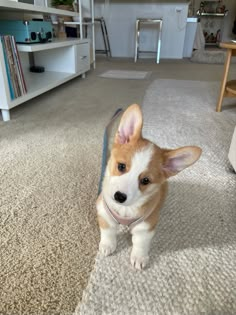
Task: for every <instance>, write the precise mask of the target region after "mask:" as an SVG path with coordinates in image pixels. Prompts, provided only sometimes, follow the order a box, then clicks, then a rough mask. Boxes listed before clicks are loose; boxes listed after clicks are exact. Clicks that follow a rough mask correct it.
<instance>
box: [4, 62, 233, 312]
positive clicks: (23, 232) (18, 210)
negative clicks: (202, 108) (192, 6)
mask: <svg viewBox="0 0 236 315" xmlns="http://www.w3.org/2000/svg"><path fill="white" fill-rule="evenodd" d="M109 69H123V70H127V69H129V70H138V71H152V76H151V78H150V79H149V80H107V79H102V78H98V77H97V75H98V74H99V73H102V72H103V71H106V70H109ZM222 71H223V67H221V66H219V65H204V66H201V65H199V64H193V63H189V62H186V61H166V62H165V61H162V62H161V63H160V64H158V65H157V64H155V63H154V62H153V61H148V60H147V61H145V62H144V61H143V62H139V63H136V64H134V63H133V60H116V59H113V60H112V61H111V60H107V59H106V58H101V60H98V62H97V69H96V70H95V71H93V70H92V71H90V73H89V75H88V76H87V77H86V79H85V80H82V79H80V78H79V79H75V80H73V81H71V82H69V83H68V84H64V85H63V86H61V87H59V88H57V89H54V90H52V91H51V92H49V93H46V94H44V95H42V96H40V97H38V98H35V99H33V100H32V101H29V102H27V103H26V104H24V105H21V106H19V107H17V108H15V109H13V110H12V111H11V116H12V120H11V121H10V122H8V123H4V122H2V121H0V161H1V167H0V178H1V181H0V314H1V315H56V314H57V315H59V314H60V315H69V314H72V313H73V311H74V310H75V307H76V306H77V304H78V303H79V301H80V300H81V297H82V293H83V289H84V288H85V287H86V286H87V282H88V278H89V276H90V272H91V270H92V269H93V266H94V257H95V256H96V253H97V247H98V241H99V234H98V230H97V224H96V220H95V214H94V208H95V207H94V201H95V199H96V193H97V185H98V177H99V173H100V155H101V148H102V147H101V143H102V135H103V128H104V126H105V124H106V123H107V121H108V119H109V118H110V116H111V114H113V112H114V109H116V108H117V107H121V106H122V107H123V106H126V105H129V104H131V103H133V102H137V103H140V104H141V103H142V100H143V96H144V93H145V90H146V88H147V87H148V85H149V84H150V83H151V82H152V81H153V80H154V79H156V78H160V77H161V78H176V77H178V78H180V79H186V80H188V79H191V78H192V77H193V75H194V78H196V79H198V80H220V78H221V76H222ZM230 75H232V77H235V76H236V68H234V67H231V73H230ZM227 111H228V109H227V107H224V112H227ZM224 112H223V113H224ZM218 117H219V124H221V122H220V121H221V117H222V115H221V114H219V116H218ZM213 140H214V139H213ZM213 140H212V141H213Z"/></svg>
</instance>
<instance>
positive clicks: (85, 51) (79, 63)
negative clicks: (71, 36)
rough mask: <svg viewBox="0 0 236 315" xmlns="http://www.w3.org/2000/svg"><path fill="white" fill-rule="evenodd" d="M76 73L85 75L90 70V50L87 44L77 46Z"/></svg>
mask: <svg viewBox="0 0 236 315" xmlns="http://www.w3.org/2000/svg"><path fill="white" fill-rule="evenodd" d="M74 47H75V55H76V72H78V73H83V72H86V71H88V70H89V69H90V49H89V45H88V44H87V43H83V44H80V45H75V46H74Z"/></svg>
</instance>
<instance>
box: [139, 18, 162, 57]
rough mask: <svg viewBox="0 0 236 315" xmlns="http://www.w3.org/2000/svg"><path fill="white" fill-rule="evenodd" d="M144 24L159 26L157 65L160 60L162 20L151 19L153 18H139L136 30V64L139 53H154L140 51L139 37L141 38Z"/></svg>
mask: <svg viewBox="0 0 236 315" xmlns="http://www.w3.org/2000/svg"><path fill="white" fill-rule="evenodd" d="M142 24H149V25H152V24H154V25H157V26H158V27H159V32H158V38H157V56H156V63H159V60H160V50H161V32H162V19H161V18H159V19H151V18H137V19H136V28H135V38H136V41H135V55H134V62H136V61H137V59H138V57H139V53H140V52H141V53H144V52H150V53H153V51H140V50H139V36H140V29H141V26H142Z"/></svg>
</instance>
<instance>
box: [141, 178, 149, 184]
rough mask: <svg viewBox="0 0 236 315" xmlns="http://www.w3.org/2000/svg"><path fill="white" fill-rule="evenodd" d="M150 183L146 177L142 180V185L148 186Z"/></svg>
mask: <svg viewBox="0 0 236 315" xmlns="http://www.w3.org/2000/svg"><path fill="white" fill-rule="evenodd" d="M149 183H150V180H149V178H148V177H144V178H142V179H141V180H140V184H141V185H148V184H149Z"/></svg>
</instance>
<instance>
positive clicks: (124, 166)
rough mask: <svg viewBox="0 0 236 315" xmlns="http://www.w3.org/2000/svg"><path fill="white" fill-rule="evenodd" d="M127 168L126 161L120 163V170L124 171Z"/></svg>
mask: <svg viewBox="0 0 236 315" xmlns="http://www.w3.org/2000/svg"><path fill="white" fill-rule="evenodd" d="M125 169H126V165H125V164H124V163H118V170H119V171H120V172H122V173H123V172H124V171H125Z"/></svg>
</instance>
